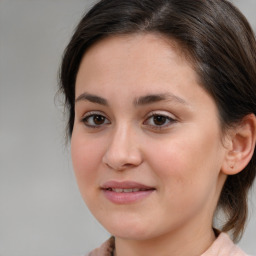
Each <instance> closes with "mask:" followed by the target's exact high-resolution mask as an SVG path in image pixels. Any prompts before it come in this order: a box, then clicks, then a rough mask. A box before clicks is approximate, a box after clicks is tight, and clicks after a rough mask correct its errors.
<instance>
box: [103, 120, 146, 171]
mask: <svg viewBox="0 0 256 256" xmlns="http://www.w3.org/2000/svg"><path fill="white" fill-rule="evenodd" d="M103 162H104V163H105V164H107V165H108V166H109V167H111V168H112V169H115V170H123V169H125V168H127V167H132V166H137V165H139V164H140V162H141V154H140V150H139V144H138V141H137V135H136V131H135V130H134V128H133V127H132V125H130V124H128V123H126V122H123V123H120V124H118V125H116V127H115V128H114V129H113V131H112V134H111V136H110V138H109V145H108V147H107V150H106V152H105V155H104V157H103Z"/></svg>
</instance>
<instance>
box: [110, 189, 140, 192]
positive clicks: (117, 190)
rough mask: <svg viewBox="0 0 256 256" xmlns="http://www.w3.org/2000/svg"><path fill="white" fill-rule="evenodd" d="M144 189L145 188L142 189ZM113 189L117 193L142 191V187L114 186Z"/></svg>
mask: <svg viewBox="0 0 256 256" xmlns="http://www.w3.org/2000/svg"><path fill="white" fill-rule="evenodd" d="M141 190H144V189H141ZM112 191H114V192H116V193H131V192H138V191H140V189H138V188H124V189H122V188H112Z"/></svg>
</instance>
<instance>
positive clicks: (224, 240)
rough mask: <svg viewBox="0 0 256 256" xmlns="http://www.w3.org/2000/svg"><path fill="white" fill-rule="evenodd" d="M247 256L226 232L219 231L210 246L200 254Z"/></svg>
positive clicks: (206, 255) (205, 255)
mask: <svg viewBox="0 0 256 256" xmlns="http://www.w3.org/2000/svg"><path fill="white" fill-rule="evenodd" d="M212 255H214V256H223V255H226V256H249V255H248V254H246V253H245V252H243V251H242V250H241V249H240V248H239V247H238V246H237V245H235V244H234V243H233V241H232V240H231V239H230V238H229V236H228V235H227V234H226V233H220V234H219V236H218V238H217V239H216V240H215V241H214V243H213V244H212V245H211V247H210V248H209V249H208V250H207V251H206V252H205V253H203V254H202V255H201V256H212Z"/></svg>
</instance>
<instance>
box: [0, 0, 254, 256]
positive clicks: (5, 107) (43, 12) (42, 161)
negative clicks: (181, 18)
mask: <svg viewBox="0 0 256 256" xmlns="http://www.w3.org/2000/svg"><path fill="white" fill-rule="evenodd" d="M93 2H95V1H91V0H90V1H88V0H87V1H86V0H0V256H72V255H80V254H82V253H86V252H88V251H89V250H91V249H92V248H94V247H96V246H98V245H99V244H100V243H101V242H103V241H104V240H105V239H106V238H108V236H109V234H108V233H107V232H106V231H104V229H103V228H102V227H101V226H100V225H99V224H98V223H97V221H96V220H95V219H94V218H93V217H92V216H91V214H90V213H89V211H88V210H87V208H86V206H85V205H84V203H83V201H82V199H81V197H80V194H79V191H78V188H77V185H76V181H75V178H74V175H73V171H72V163H71V160H70V152H69V146H68V145H67V146H66V145H65V118H64V116H63V111H62V107H61V104H60V103H59V101H58V100H56V99H54V97H55V94H56V91H57V73H58V68H59V64H60V60H61V55H62V52H63V50H64V48H65V46H66V44H67V43H68V40H69V39H70V36H71V35H72V31H73V30H74V27H75V25H76V24H77V22H78V21H79V19H80V18H81V15H82V14H83V13H84V12H85V11H86V10H88V8H89V7H91V6H92V4H93ZM233 2H234V3H235V4H236V5H237V6H238V7H239V8H240V9H241V10H242V12H243V13H244V14H245V15H246V16H247V18H248V19H249V21H250V23H251V24H252V26H253V27H254V30H256V16H255V13H256V0H235V1H233ZM255 204H256V196H255V190H254V191H253V192H251V197H250V213H251V215H250V221H249V223H248V227H247V230H246V232H245V235H244V237H243V239H242V241H241V242H240V243H239V245H240V246H241V247H242V248H243V249H244V250H245V251H247V252H248V253H251V254H255V255H256V207H255Z"/></svg>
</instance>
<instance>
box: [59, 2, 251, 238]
mask: <svg viewBox="0 0 256 256" xmlns="http://www.w3.org/2000/svg"><path fill="white" fill-rule="evenodd" d="M132 33H158V34H161V35H162V36H165V37H166V38H169V39H170V40H173V41H175V42H176V43H178V45H179V47H180V49H181V50H183V51H184V52H186V53H187V54H188V56H189V58H190V59H191V60H192V63H193V66H194V69H195V71H196V72H197V74H198V76H199V78H200V84H201V85H202V86H203V88H205V90H206V91H207V92H208V93H209V94H210V95H211V96H212V97H213V98H214V100H215V102H216V105H217V107H218V110H219V118H220V120H221V126H222V129H223V131H225V129H226V128H227V127H229V126H232V125H234V124H237V123H239V121H241V120H242V119H243V117H245V116H246V115H247V114H250V113H254V114H256V42H255V37H254V34H253V31H252V29H251V27H250V25H249V23H248V22H247V20H246V18H245V17H244V16H243V15H242V14H241V13H240V12H239V11H238V10H237V9H236V8H235V7H234V6H233V5H232V4H231V3H230V2H228V1H226V0H193V1H192V0H102V1H100V2H99V3H97V4H96V5H95V6H94V7H93V8H92V9H91V10H90V11H89V12H88V13H87V14H86V15H85V16H84V17H83V18H82V20H81V21H80V23H79V24H78V26H77V28H76V30H75V33H74V35H73V37H72V39H71V41H70V43H69V44H68V46H67V48H66V50H65V53H64V56H63V61H62V66H61V70H60V89H61V90H62V91H63V92H64V94H65V99H66V106H67V107H68V109H69V121H68V130H69V135H70V136H71V135H72V130H73V123H74V102H75V82H76V76H77V72H78V69H79V65H80V62H81V59H82V57H83V55H84V53H85V52H86V51H87V50H88V49H89V47H90V46H91V45H93V44H94V43H95V42H97V41H99V40H101V39H103V38H105V37H108V36H111V35H120V34H132ZM255 159H256V155H255V154H254V155H253V157H252V159H251V161H250V163H249V164H248V165H247V167H246V168H245V169H244V170H243V171H242V172H240V173H239V174H236V175H233V176H228V178H227V180H226V183H225V185H224V187H223V190H222V193H221V196H220V199H219V203H218V206H219V208H221V209H222V210H223V211H224V212H225V213H226V216H227V221H226V222H225V224H224V226H223V228H222V230H223V231H232V232H233V238H234V240H238V239H239V237H240V236H241V234H242V232H243V230H244V226H245V222H246V219H247V195H248V190H249V188H250V187H251V186H252V183H253V180H254V178H255V175H256V169H255V163H256V160H255Z"/></svg>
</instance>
